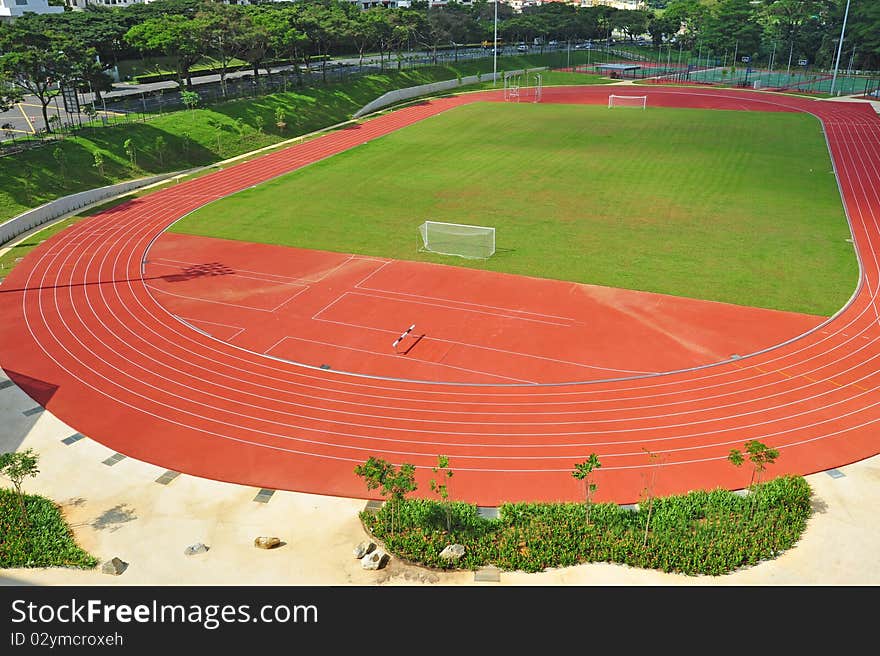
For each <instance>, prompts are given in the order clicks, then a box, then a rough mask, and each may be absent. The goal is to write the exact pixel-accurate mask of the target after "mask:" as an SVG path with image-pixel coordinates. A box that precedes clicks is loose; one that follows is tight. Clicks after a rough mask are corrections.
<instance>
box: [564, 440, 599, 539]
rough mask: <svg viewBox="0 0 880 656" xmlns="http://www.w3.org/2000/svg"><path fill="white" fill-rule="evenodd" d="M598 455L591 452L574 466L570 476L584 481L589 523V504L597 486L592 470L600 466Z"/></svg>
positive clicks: (588, 520) (588, 521)
mask: <svg viewBox="0 0 880 656" xmlns="http://www.w3.org/2000/svg"><path fill="white" fill-rule="evenodd" d="M601 466H602V464H601V463H600V462H599V456H597V455H596V454H595V453H591V454H590V455H589V456H588V457H587V459H586V460H585V461H584V462H579V463H577V464H576V465H575V466H574V471H573V472H572V474H571V475H572V476H573V477H574V478H576V479H577V480H579V481H583V482H584V501H585V504H586V508H587V524H589V523H590V506H591V505H592V504H591V502H592V499H593V493H594V492H595V491H596V488H597V487H598V486H597V485H596V484H595V483H593V480H592V479H593V471H594V470H596V469H598V468H599V467H601Z"/></svg>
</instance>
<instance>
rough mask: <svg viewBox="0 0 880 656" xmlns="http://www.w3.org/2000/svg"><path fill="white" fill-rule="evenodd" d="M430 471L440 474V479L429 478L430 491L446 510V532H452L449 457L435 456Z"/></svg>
mask: <svg viewBox="0 0 880 656" xmlns="http://www.w3.org/2000/svg"><path fill="white" fill-rule="evenodd" d="M431 471H432V472H434V473H435V474H440V481H439V482H438V481H436V480H434V479H433V478H432V479H431V492H434V493H436V494H437V496H439V497H440V501H441V502H442V504H443V509H444V510H445V511H446V532H447V533H451V532H452V508H451V507H450V505H449V479H451V478H452V474H453V472H452V470H451V469H449V457H448V456H437V466H436V467H432V468H431Z"/></svg>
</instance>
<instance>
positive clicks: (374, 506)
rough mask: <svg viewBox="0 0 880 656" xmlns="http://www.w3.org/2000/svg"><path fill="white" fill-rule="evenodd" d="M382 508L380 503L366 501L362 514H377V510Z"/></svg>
mask: <svg viewBox="0 0 880 656" xmlns="http://www.w3.org/2000/svg"><path fill="white" fill-rule="evenodd" d="M381 507H382V502H381V501H367V505H366V506H364V512H368V513H370V514H372V515H375V514H376V513H377V512H379V509H380V508H381Z"/></svg>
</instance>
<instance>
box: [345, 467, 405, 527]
mask: <svg viewBox="0 0 880 656" xmlns="http://www.w3.org/2000/svg"><path fill="white" fill-rule="evenodd" d="M354 473H355V474H357V475H358V476H360V477H361V478H363V479H364V481H365V482H366V484H367V489H368V490H375V489H377V488H378V489H379V493H380V494H381V495H382V496H387V497H389V500H390V506H391V535H392V536H393V535H394V517H395V515H398V514H399V510H400V502H401V501H403V499H404V497H405V496H406V494H407V493H408V492H413V491H414V490H415V489H416V479H415V474H416V468H415V467H414V466H413V465H410V464H408V463H404V464H402V465H400V467H399V468H397V467H395V466H394V465H393V464H391V463H390V462H386V461H385V460H382V459H381V458H376V457H374V456H371V457H370V458H368V459H367V461H366V462H365V463H364V464H363V465H358V466H356V467H355V468H354ZM399 521H400V520H399V519H398V522H399Z"/></svg>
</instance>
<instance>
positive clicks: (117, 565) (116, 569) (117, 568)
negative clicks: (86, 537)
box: [101, 556, 128, 576]
mask: <svg viewBox="0 0 880 656" xmlns="http://www.w3.org/2000/svg"><path fill="white" fill-rule="evenodd" d="M127 568H128V563H127V562H125V561H124V560H122V559H120V558H116V557H115V556H114V557H113V558H111V559H110V560H108V561H107V562H106V563H104V565H103V566H102V567H101V571H102V572H104V574H111V575H112V576H119V575H120V574H122V573H123V572H124V571H125V570H126V569H127Z"/></svg>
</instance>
